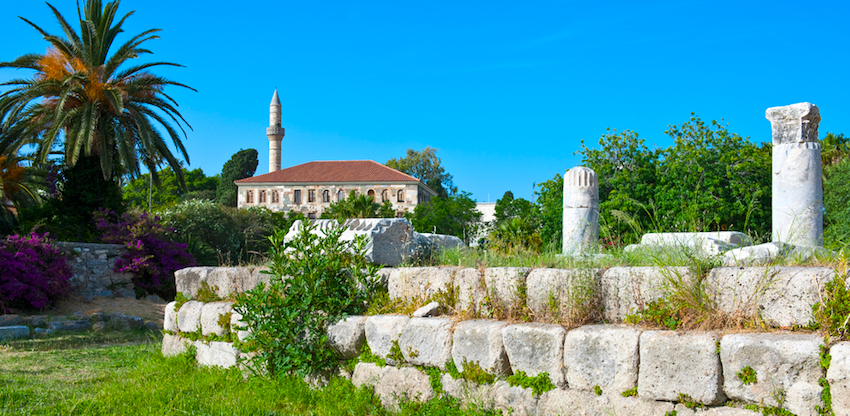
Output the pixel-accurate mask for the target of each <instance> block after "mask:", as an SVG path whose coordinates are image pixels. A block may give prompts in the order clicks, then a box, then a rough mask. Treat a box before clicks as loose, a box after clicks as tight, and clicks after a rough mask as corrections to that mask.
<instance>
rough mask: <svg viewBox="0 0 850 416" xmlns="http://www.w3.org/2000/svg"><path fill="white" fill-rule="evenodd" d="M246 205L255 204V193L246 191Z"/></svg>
mask: <svg viewBox="0 0 850 416" xmlns="http://www.w3.org/2000/svg"><path fill="white" fill-rule="evenodd" d="M245 203H246V204H253V203H254V191H245Z"/></svg>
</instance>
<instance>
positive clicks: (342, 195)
mask: <svg viewBox="0 0 850 416" xmlns="http://www.w3.org/2000/svg"><path fill="white" fill-rule="evenodd" d="M343 199H345V191H343V190H342V189H340V190H339V192H337V193H336V202H342V200H343Z"/></svg>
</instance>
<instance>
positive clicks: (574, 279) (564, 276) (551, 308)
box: [526, 268, 601, 322]
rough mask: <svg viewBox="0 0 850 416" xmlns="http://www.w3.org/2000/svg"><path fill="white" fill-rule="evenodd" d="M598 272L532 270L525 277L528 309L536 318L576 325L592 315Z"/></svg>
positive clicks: (593, 270) (594, 307)
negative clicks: (557, 319) (574, 323)
mask: <svg viewBox="0 0 850 416" xmlns="http://www.w3.org/2000/svg"><path fill="white" fill-rule="evenodd" d="M600 278H601V270H600V269H543V268H541V269H534V270H532V271H531V272H530V273H529V274H528V277H527V278H526V296H527V302H528V308H529V309H531V311H532V312H534V314H536V315H538V316H551V317H553V318H560V319H561V320H562V321H564V322H577V321H581V320H582V318H584V317H586V316H588V315H590V314H593V312H594V311H595V310H596V307H597V306H596V305H597V295H598V293H599V280H600Z"/></svg>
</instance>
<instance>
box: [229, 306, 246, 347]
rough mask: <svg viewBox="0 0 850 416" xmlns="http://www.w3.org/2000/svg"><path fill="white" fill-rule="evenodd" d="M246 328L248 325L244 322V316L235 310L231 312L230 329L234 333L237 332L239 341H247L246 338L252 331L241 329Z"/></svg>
mask: <svg viewBox="0 0 850 416" xmlns="http://www.w3.org/2000/svg"><path fill="white" fill-rule="evenodd" d="M243 327H246V324H245V323H244V322H242V314H241V313H239V312H236V311H235V310H233V311H231V312H230V328H231V330H232V331H236V339H238V340H239V341H245V338H246V337H247V336H248V334H249V333H250V331H248V330H247V328H246V329H240V328H243Z"/></svg>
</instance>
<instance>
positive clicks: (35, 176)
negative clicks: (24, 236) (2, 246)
mask: <svg viewBox="0 0 850 416" xmlns="http://www.w3.org/2000/svg"><path fill="white" fill-rule="evenodd" d="M6 124H7V123H0V235H3V234H7V233H9V232H11V231H12V229H13V228H14V227H15V225H16V223H17V220H16V218H15V215H16V214H17V212H18V211H19V210H20V209H21V208H24V207H28V206H31V205H34V204H36V203H39V202H40V201H41V197H40V195H39V194H38V192H37V189H38V188H39V187H40V184H41V182H42V181H43V179H44V172H43V169H38V168H35V167H32V166H31V164H30V161H29V160H28V158H27V157H26V156H24V155H22V154H21V147H22V146H23V145H24V144H26V142H25V141H22V140H20V136H19V135H18V134H19V131H20V125H19V124H14V123H9V127H4V126H5V125H6Z"/></svg>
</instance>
